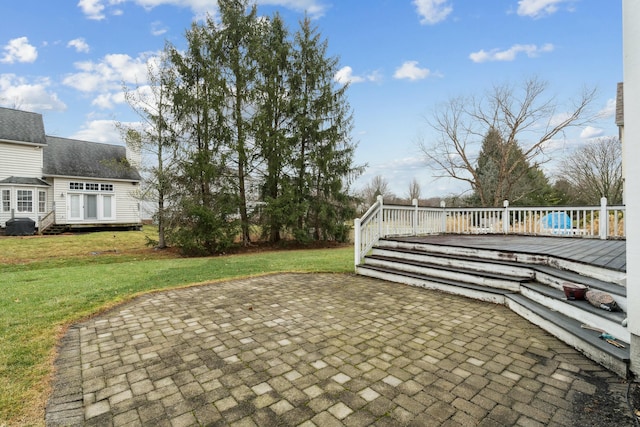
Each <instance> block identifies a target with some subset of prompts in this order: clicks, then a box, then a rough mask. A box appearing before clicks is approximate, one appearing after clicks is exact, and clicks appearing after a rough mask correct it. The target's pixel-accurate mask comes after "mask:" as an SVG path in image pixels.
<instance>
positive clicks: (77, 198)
mask: <svg viewBox="0 0 640 427" xmlns="http://www.w3.org/2000/svg"><path fill="white" fill-rule="evenodd" d="M69 219H82V194H69Z"/></svg>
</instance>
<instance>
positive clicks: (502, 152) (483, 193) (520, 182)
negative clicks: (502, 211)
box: [472, 128, 552, 207]
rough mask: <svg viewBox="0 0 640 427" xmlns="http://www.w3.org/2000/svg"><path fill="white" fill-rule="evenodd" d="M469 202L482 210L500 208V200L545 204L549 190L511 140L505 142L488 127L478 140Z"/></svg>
mask: <svg viewBox="0 0 640 427" xmlns="http://www.w3.org/2000/svg"><path fill="white" fill-rule="evenodd" d="M475 176H476V179H475V180H474V182H473V189H474V194H473V197H472V200H474V201H475V203H476V204H479V205H480V206H485V207H495V206H501V205H502V202H503V200H509V202H510V203H511V204H512V205H546V204H548V203H549V202H550V200H551V197H550V195H551V193H552V189H551V186H550V185H549V183H548V181H547V178H546V176H545V175H544V173H543V172H542V170H541V169H540V168H539V167H538V166H537V165H534V166H531V165H529V164H528V162H527V159H526V157H525V155H524V153H523V151H522V149H521V148H520V146H518V144H517V142H516V141H515V140H505V139H504V138H503V137H502V135H501V134H500V132H499V131H498V130H497V129H495V128H490V129H489V131H488V132H487V134H486V135H485V137H484V139H483V140H482V148H481V150H480V154H479V155H478V162H477V166H476V169H475Z"/></svg>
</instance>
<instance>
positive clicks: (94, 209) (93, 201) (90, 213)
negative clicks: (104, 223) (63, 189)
mask: <svg viewBox="0 0 640 427" xmlns="http://www.w3.org/2000/svg"><path fill="white" fill-rule="evenodd" d="M84 219H98V196H97V195H95V194H85V195H84Z"/></svg>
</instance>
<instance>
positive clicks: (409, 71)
mask: <svg viewBox="0 0 640 427" xmlns="http://www.w3.org/2000/svg"><path fill="white" fill-rule="evenodd" d="M429 75H431V71H430V70H429V69H428V68H420V67H418V61H406V62H405V63H404V64H402V65H401V66H400V67H399V68H398V69H396V72H395V73H394V74H393V78H395V79H409V80H414V81H415V80H422V79H426V78H427V77H429Z"/></svg>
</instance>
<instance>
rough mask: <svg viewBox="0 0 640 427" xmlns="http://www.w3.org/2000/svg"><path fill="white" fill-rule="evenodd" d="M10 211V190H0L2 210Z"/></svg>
mask: <svg viewBox="0 0 640 427" xmlns="http://www.w3.org/2000/svg"><path fill="white" fill-rule="evenodd" d="M9 211H11V190H2V212H9Z"/></svg>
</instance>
